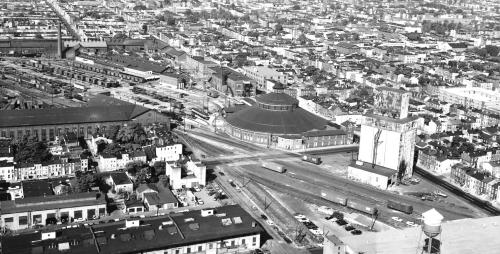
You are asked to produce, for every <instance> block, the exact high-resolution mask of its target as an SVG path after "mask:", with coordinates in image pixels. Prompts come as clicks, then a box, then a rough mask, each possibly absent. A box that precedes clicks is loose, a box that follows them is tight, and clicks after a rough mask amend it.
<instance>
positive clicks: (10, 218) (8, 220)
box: [4, 217, 14, 223]
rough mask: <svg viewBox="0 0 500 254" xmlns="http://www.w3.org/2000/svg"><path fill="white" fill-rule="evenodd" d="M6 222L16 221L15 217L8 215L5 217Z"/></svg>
mask: <svg viewBox="0 0 500 254" xmlns="http://www.w3.org/2000/svg"><path fill="white" fill-rule="evenodd" d="M4 221H5V223H12V222H14V218H13V217H7V218H5V219H4Z"/></svg>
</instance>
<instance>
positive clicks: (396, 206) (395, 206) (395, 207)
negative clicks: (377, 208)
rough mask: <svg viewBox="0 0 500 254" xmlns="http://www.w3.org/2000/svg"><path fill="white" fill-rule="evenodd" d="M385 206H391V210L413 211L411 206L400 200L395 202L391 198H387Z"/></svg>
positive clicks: (409, 212) (407, 212)
mask: <svg viewBox="0 0 500 254" xmlns="http://www.w3.org/2000/svg"><path fill="white" fill-rule="evenodd" d="M387 207H388V208H391V209H392V210H396V211H400V212H403V213H406V214H412V213H413V206H411V205H408V204H405V203H401V202H396V201H393V200H387Z"/></svg>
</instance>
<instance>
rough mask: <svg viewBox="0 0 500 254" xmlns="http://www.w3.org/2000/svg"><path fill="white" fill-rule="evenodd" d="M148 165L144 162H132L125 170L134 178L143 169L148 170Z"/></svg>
mask: <svg viewBox="0 0 500 254" xmlns="http://www.w3.org/2000/svg"><path fill="white" fill-rule="evenodd" d="M147 166H148V165H147V164H146V163H144V162H142V161H132V162H129V163H127V165H125V169H126V170H127V172H128V173H129V174H131V175H132V176H136V175H137V173H138V172H140V171H141V170H142V169H143V168H146V167H147Z"/></svg>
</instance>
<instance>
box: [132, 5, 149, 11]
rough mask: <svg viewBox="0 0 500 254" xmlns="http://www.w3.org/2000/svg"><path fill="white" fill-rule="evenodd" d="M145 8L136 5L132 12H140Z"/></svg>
mask: <svg viewBox="0 0 500 254" xmlns="http://www.w3.org/2000/svg"><path fill="white" fill-rule="evenodd" d="M146 9H147V8H146V6H144V5H136V6H134V11H142V10H146Z"/></svg>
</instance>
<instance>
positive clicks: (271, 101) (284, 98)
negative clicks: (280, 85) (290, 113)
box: [255, 93, 299, 106]
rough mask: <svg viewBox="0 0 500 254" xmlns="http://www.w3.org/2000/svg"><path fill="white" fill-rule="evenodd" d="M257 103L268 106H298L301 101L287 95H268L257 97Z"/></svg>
mask: <svg viewBox="0 0 500 254" xmlns="http://www.w3.org/2000/svg"><path fill="white" fill-rule="evenodd" d="M255 99H256V100H257V102H259V103H262V104H268V105H284V106H285V105H286V106H291V105H298V104H299V101H298V100H297V99H295V98H293V97H292V96H290V95H288V94H285V93H268V94H263V95H260V96H257V97H256V98H255Z"/></svg>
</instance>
